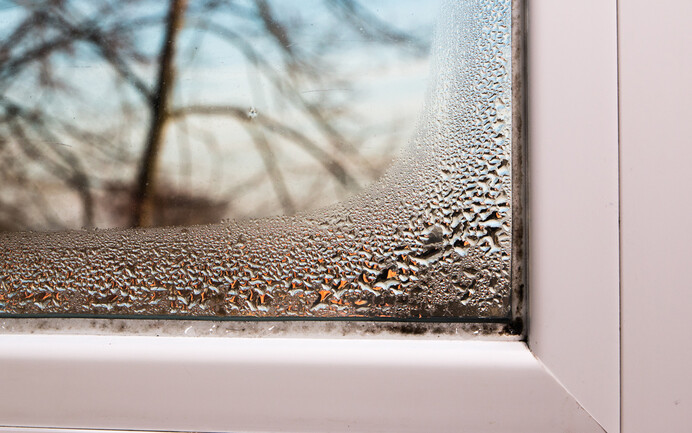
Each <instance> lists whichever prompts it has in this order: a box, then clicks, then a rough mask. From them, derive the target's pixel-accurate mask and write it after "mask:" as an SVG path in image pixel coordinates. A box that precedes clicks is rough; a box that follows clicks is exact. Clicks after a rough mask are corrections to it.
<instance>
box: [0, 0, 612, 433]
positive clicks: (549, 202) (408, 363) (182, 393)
mask: <svg viewBox="0 0 692 433" xmlns="http://www.w3.org/2000/svg"><path fill="white" fill-rule="evenodd" d="M527 12H528V20H529V26H528V44H527V48H528V51H527V64H528V74H527V75H526V78H527V83H526V84H527V89H528V93H527V101H528V116H527V119H528V123H527V125H528V137H529V138H528V140H529V141H528V143H529V146H528V159H527V162H528V178H529V180H530V185H529V194H528V195H529V206H528V209H529V219H528V221H529V248H530V254H529V257H530V259H529V263H528V269H529V270H530V273H529V290H530V292H529V293H530V299H529V303H528V305H529V317H530V320H529V322H528V329H529V340H528V344H525V343H523V342H516V341H515V342H512V341H504V342H493V341H469V340H449V339H431V340H420V339H397V340H389V339H368V340H356V339H304V338H303V339H300V338H286V339H280V338H267V339H250V338H237V339H228V338H185V337H143V336H75V335H9V334H8V335H0V372H2V373H1V374H2V377H3V379H2V385H1V386H2V392H0V427H3V430H7V431H27V430H32V431H33V430H43V429H60V428H62V429H70V428H72V429H109V430H167V431H169V430H195V431H253V432H255V431H257V432H259V431H281V432H293V431H301V432H312V431H333V432H338V431H364V432H379V431H388V432H389V431H396V432H402V431H428V432H444V431H454V432H458V431H474V432H481V431H486V432H504V431H531V432H542V431H545V432H555V431H579V432H598V431H608V432H616V431H619V429H620V414H619V404H620V403H619V402H620V391H619V390H620V380H619V365H620V364H619V363H620V361H619V315H618V314H619V276H618V272H619V271H618V269H619V263H618V261H619V258H618V254H619V246H618V131H617V123H618V106H617V104H618V93H617V92H618V88H617V15H616V2H615V1H614V0H611V1H603V0H584V1H580V2H555V1H554V0H532V1H531V2H530V4H529V5H528V10H527ZM585 23H588V32H587V31H584V29H585V25H586V24H585Z"/></svg>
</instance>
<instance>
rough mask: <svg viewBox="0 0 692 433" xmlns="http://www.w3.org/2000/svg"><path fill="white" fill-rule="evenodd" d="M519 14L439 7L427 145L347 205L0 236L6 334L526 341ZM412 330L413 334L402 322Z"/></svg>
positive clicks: (422, 139)
mask: <svg viewBox="0 0 692 433" xmlns="http://www.w3.org/2000/svg"><path fill="white" fill-rule="evenodd" d="M521 3H522V2H519V1H515V2H514V4H511V2H510V0H493V1H481V0H469V1H465V2H448V4H446V5H445V6H444V10H443V11H442V13H441V18H440V22H439V24H438V33H437V36H436V41H435V44H434V51H433V62H434V66H433V71H432V77H431V84H430V85H429V89H428V98H427V101H426V107H425V109H424V112H423V115H422V117H421V120H420V122H419V129H418V132H417V133H416V135H415V136H414V137H413V138H412V140H411V144H410V147H409V148H408V149H407V151H406V152H405V153H404V154H403V155H402V156H401V157H400V159H399V160H398V162H397V163H396V164H395V165H394V166H393V167H392V168H391V169H390V170H389V171H388V172H387V173H386V174H385V176H384V177H383V178H382V179H381V180H380V181H378V182H377V183H376V184H374V185H372V186H371V187H369V188H368V189H367V190H366V191H365V192H363V193H361V194H360V195H358V196H355V197H353V198H351V199H349V200H347V201H344V202H342V203H339V204H337V205H335V206H332V207H329V208H326V209H323V210H320V211H316V212H311V213H306V214H302V215H297V216H291V217H276V218H269V219H260V220H250V221H227V222H223V223H221V224H216V225H206V226H191V227H184V228H183V227H172V228H155V229H130V230H98V231H93V230H90V231H86V230H83V231H70V232H60V233H14V234H2V235H0V316H3V317H5V318H6V319H5V322H4V324H3V327H5V324H6V323H8V322H7V320H8V318H21V320H22V323H23V324H26V323H29V322H27V320H29V321H30V320H34V319H30V318H46V317H50V318H72V319H71V320H74V318H87V317H88V318H89V319H84V320H87V321H88V323H92V322H93V321H94V319H96V318H100V319H108V320H110V321H111V322H109V323H122V321H121V319H125V318H127V319H133V318H139V319H178V320H179V321H180V322H181V323H195V322H194V321H193V322H190V320H192V319H213V320H236V321H238V320H239V321H240V322H237V324H235V325H225V326H226V329H234V330H236V331H233V332H234V333H235V332H237V331H238V330H239V329H240V328H241V327H242V328H243V332H246V331H245V330H244V329H245V327H253V326H255V328H257V329H260V330H261V329H269V328H268V327H267V326H264V325H257V324H255V325H253V324H251V323H250V322H252V321H271V323H272V324H276V326H279V328H280V327H281V326H284V327H285V328H286V329H289V328H290V329H298V328H300V327H303V326H310V325H309V324H308V323H306V322H304V321H314V320H318V321H320V320H329V321H334V322H333V323H334V325H332V324H329V325H326V324H320V325H315V326H316V327H321V328H320V329H322V330H323V331H324V330H327V328H330V329H331V326H341V328H340V329H342V330H348V329H351V331H349V332H356V333H361V334H369V333H370V334H372V333H378V332H379V331H377V329H381V330H384V332H389V333H395V334H413V335H428V334H430V333H432V334H456V333H459V332H460V331H461V332H462V333H464V332H466V333H468V332H471V333H475V334H481V335H485V334H495V335H499V334H505V335H514V336H520V335H521V334H522V333H523V326H522V323H523V320H522V314H523V305H524V302H523V300H524V297H525V289H524V274H525V272H524V257H525V247H524V239H525V233H524V224H523V212H524V207H523V203H524V195H525V194H524V191H525V189H524V186H523V185H524V183H525V182H524V174H523V173H524V162H523V161H524V160H523V155H524V149H523V143H524V139H523V134H524V133H523V96H522V95H523V93H522V92H523V90H522V86H521V80H522V72H523V71H522V65H523V61H522V58H523V53H522V51H523V43H522V41H521V38H522V37H523V36H522V35H523V25H522V22H521V20H522V13H521V12H522V11H521V6H522V4H521ZM393 108H394V107H393ZM42 320H43V319H42ZM296 320H297V321H301V323H302V324H301V325H295V324H294V325H290V323H291V322H293V321H296ZM354 321H355V322H358V321H364V322H367V323H364V324H361V325H358V324H354ZM401 321H406V322H414V323H408V324H396V323H391V322H401ZM147 322H150V323H153V322H151V321H150V320H147ZM42 323H44V324H45V320H44V322H42ZM85 323H87V322H85ZM93 323H96V322H93ZM281 323H289V324H286V325H281ZM330 323H331V322H330ZM339 324H340V325H339ZM24 326H25V325H18V324H16V325H14V328H15V329H20V328H24ZM94 326H96V325H94ZM273 326H274V325H272V329H273ZM10 327H12V326H10ZM48 327H49V328H50V327H51V326H48ZM106 327H107V328H108V327H111V325H106ZM236 328H237V329H236ZM438 331H439V332H438ZM274 332H275V331H274ZM301 332H302V331H301Z"/></svg>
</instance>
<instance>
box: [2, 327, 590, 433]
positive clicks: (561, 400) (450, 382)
mask: <svg viewBox="0 0 692 433" xmlns="http://www.w3.org/2000/svg"><path fill="white" fill-rule="evenodd" d="M47 348H50V349H47ZM0 369H1V371H4V372H10V374H9V375H7V376H6V378H5V379H4V380H3V382H4V383H3V393H2V394H1V395H0V426H5V427H53V428H91V429H113V430H163V431H166V430H169V431H170V430H174V431H181V430H184V431H187V430H194V431H250V432H255V431H257V432H259V431H278V432H292V431H302V432H318V431H334V432H339V431H402V432H404V431H406V432H413V431H460V430H462V429H468V430H469V431H476V432H504V431H534V432H541V431H546V432H548V431H562V430H563V429H564V428H565V427H567V426H569V427H572V428H576V429H577V430H576V431H580V432H589V431H594V432H596V431H601V429H600V427H599V426H598V425H597V424H596V423H595V422H594V421H593V419H592V418H591V417H590V416H589V415H588V414H587V413H586V412H585V411H584V410H583V409H582V408H581V407H580V406H579V405H578V403H577V402H576V401H575V400H574V399H573V398H572V396H571V395H570V394H569V393H567V392H566V391H565V390H564V388H562V386H561V385H560V384H559V383H558V382H557V381H556V380H555V378H554V377H553V376H552V375H551V374H550V373H549V372H548V371H547V370H546V369H545V368H544V367H543V365H542V364H541V363H540V361H538V360H537V359H536V358H535V357H534V356H533V355H532V354H531V352H530V351H529V350H528V348H527V347H526V345H525V344H524V343H521V342H488V341H425V340H409V341H406V340H399V341H397V340H343V339H342V340H330V339H322V340H315V339H249V338H240V339H225V338H184V337H159V338H156V337H132V336H130V337H122V336H67V335H3V336H0ZM378 402H381V404H378Z"/></svg>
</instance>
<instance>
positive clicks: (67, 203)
mask: <svg viewBox="0 0 692 433" xmlns="http://www.w3.org/2000/svg"><path fill="white" fill-rule="evenodd" d="M436 12H437V2H431V1H418V0H377V1H375V0H367V1H366V0H362V1H360V2H359V1H356V0H301V1H281V0H275V1H272V0H238V1H234V0H225V1H224V0H199V1H193V0H190V1H187V2H186V1H185V0H156V1H154V0H98V1H90V0H45V1H39V0H24V1H22V0H15V1H5V0H0V231H7V230H61V229H68V228H89V227H133V226H152V225H153V226H161V225H181V224H200V223H209V222H219V221H220V220H221V219H224V218H248V217H261V216H267V215H274V214H293V213H295V212H299V211H303V210H306V209H312V208H315V207H320V206H324V205H327V204H329V203H332V202H335V201H338V200H340V199H342V198H344V197H345V196H347V195H349V194H351V193H354V192H357V191H359V190H360V189H362V188H363V187H364V186H365V185H367V184H369V183H371V182H373V181H374V180H376V179H377V178H378V177H379V176H381V175H382V173H383V172H384V171H385V170H386V168H387V167H388V166H389V165H390V164H391V162H392V159H393V158H394V157H395V156H396V155H397V153H398V152H399V151H400V149H402V148H403V147H405V146H406V144H407V142H408V140H409V138H410V136H411V134H412V133H413V130H414V128H415V126H416V125H415V124H416V120H417V117H418V115H419V112H420V110H421V107H422V102H423V98H424V94H425V89H426V84H427V83H426V78H427V75H428V68H429V64H428V51H429V46H430V43H431V39H432V35H433V26H434V20H435V16H436Z"/></svg>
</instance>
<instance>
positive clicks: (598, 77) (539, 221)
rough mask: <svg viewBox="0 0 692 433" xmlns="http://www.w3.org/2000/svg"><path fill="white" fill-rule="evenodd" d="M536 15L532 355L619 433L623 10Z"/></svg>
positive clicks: (573, 5)
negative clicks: (619, 93) (619, 109)
mask: <svg viewBox="0 0 692 433" xmlns="http://www.w3.org/2000/svg"><path fill="white" fill-rule="evenodd" d="M528 15H529V20H530V21H529V26H528V47H527V48H528V56H527V57H528V83H527V84H528V94H527V100H528V118H529V129H528V140H529V176H530V179H531V180H530V187H529V196H530V210H529V212H530V220H529V221H530V223H529V231H530V233H531V238H530V242H531V245H530V247H531V257H530V260H529V269H530V278H529V285H530V290H531V294H530V305H529V308H530V310H529V316H530V318H531V322H530V324H529V344H530V346H531V349H532V351H533V352H534V353H535V354H536V355H537V356H538V357H539V358H540V359H541V360H542V361H543V362H544V363H545V365H546V366H547V367H548V368H549V369H550V370H551V371H552V372H553V374H555V376H556V377H557V378H558V380H559V381H560V382H562V384H563V385H564V386H565V387H566V388H567V390H568V391H569V392H571V393H572V394H573V395H574V396H575V398H576V399H577V401H579V402H580V404H581V405H582V406H583V407H584V408H585V409H586V410H587V411H588V412H589V413H591V415H592V416H593V417H594V418H595V419H596V420H597V421H598V422H599V423H600V424H601V425H602V426H603V427H604V428H605V429H606V430H607V431H609V432H610V431H618V430H619V330H618V314H619V276H618V266H619V262H618V260H619V258H618V175H617V173H618V131H617V119H618V113H617V23H616V3H615V1H607V2H606V1H602V0H587V1H583V2H555V1H551V0H534V1H531V3H530V4H529V11H528ZM587 27H588V31H587Z"/></svg>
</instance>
